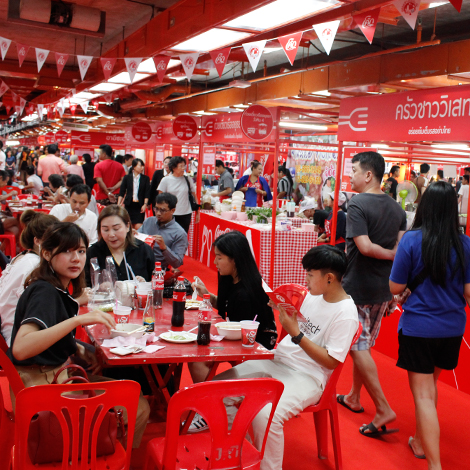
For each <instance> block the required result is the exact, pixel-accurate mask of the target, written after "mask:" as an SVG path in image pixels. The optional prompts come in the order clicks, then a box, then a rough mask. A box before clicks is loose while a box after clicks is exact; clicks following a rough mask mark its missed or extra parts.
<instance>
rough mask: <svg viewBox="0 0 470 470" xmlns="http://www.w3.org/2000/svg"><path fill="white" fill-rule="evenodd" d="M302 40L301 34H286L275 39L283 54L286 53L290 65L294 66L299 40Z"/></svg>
mask: <svg viewBox="0 0 470 470" xmlns="http://www.w3.org/2000/svg"><path fill="white" fill-rule="evenodd" d="M301 39H302V32H300V33H294V34H288V35H287V36H282V37H280V38H277V40H278V41H279V43H280V44H281V46H282V48H283V49H284V52H285V53H286V56H287V58H288V59H289V62H290V64H291V65H294V60H295V56H296V55H297V50H298V49H299V46H300V40H301Z"/></svg>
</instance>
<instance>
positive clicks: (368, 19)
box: [353, 8, 380, 44]
mask: <svg viewBox="0 0 470 470" xmlns="http://www.w3.org/2000/svg"><path fill="white" fill-rule="evenodd" d="M379 14H380V8H376V9H375V10H371V11H366V12H365V13H360V14H359V15H355V16H354V18H353V19H354V22H355V23H356V25H357V26H359V29H360V30H361V31H362V33H363V34H364V36H365V37H366V39H367V40H368V41H369V43H370V44H372V40H373V39H374V33H375V28H377V23H378V21H379Z"/></svg>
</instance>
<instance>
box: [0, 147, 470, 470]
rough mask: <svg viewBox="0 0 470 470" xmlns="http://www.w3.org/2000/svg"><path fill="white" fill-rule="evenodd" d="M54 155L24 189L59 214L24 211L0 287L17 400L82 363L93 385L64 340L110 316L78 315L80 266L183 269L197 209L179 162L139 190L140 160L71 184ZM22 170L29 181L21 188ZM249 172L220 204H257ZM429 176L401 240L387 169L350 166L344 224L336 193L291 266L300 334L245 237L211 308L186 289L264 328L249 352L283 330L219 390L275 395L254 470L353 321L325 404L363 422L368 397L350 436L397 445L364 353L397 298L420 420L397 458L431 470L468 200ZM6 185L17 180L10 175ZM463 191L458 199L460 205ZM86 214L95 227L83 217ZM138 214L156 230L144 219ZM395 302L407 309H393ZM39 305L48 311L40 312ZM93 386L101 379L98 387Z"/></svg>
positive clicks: (143, 404) (257, 180) (376, 160)
mask: <svg viewBox="0 0 470 470" xmlns="http://www.w3.org/2000/svg"><path fill="white" fill-rule="evenodd" d="M54 150H55V147H54V146H53V145H52V146H49V148H48V152H47V154H45V156H44V157H43V158H42V159H40V160H39V163H38V165H37V170H36V172H35V171H33V173H32V174H31V175H29V176H35V175H36V174H37V176H38V177H40V178H41V180H42V184H43V185H44V188H45V190H44V191H45V194H47V196H46V197H47V198H48V199H49V200H50V201H52V202H54V203H55V205H54V207H53V209H52V210H51V213H50V214H48V215H47V214H43V213H40V212H34V211H25V212H24V214H23V215H22V217H21V219H20V224H21V228H22V232H21V238H20V243H21V246H22V247H23V249H24V251H22V252H21V253H19V254H18V256H16V257H15V258H14V259H13V260H12V261H11V263H10V264H9V265H8V266H7V268H6V269H5V270H4V272H3V273H2V276H1V278H0V290H1V291H2V293H3V292H5V293H7V295H3V294H2V296H0V317H1V334H2V336H3V337H4V338H5V340H6V342H7V344H8V345H9V347H10V348H9V350H8V355H9V357H10V359H11V360H12V362H13V363H14V365H15V367H16V368H17V370H18V371H19V373H20V376H21V378H22V379H23V381H24V383H25V386H31V385H36V384H40V383H49V382H50V380H51V378H52V376H53V375H54V373H55V372H56V371H57V370H59V368H60V367H61V366H62V365H63V364H64V363H66V362H68V361H69V358H70V357H71V356H77V357H79V358H81V359H82V360H84V361H86V362H87V363H88V364H89V366H90V370H91V371H92V372H93V373H96V372H98V370H99V367H98V363H97V360H96V357H94V355H93V354H92V353H91V352H90V351H89V350H87V349H86V348H84V347H83V346H82V345H80V343H78V342H77V341H75V338H74V335H73V331H74V329H75V328H76V327H77V326H79V325H89V324H102V325H104V326H105V327H106V328H108V329H110V328H112V327H114V326H115V323H114V318H113V316H112V315H110V314H107V313H104V312H98V311H91V312H89V313H87V314H84V315H77V313H78V308H79V305H80V304H86V303H87V301H88V291H87V287H90V286H91V275H90V260H91V259H92V258H96V259H97V261H98V264H99V266H100V268H101V269H103V268H105V266H106V258H107V257H110V256H111V257H112V258H113V260H114V264H115V267H116V273H117V278H118V280H130V279H134V278H136V279H137V280H139V281H150V280H151V276H152V271H153V269H154V266H155V262H156V261H159V262H161V263H162V266H163V267H164V268H169V267H173V268H177V267H179V266H181V265H182V264H183V261H184V254H185V252H186V249H187V246H188V237H187V232H188V229H189V224H190V222H191V217H192V215H193V212H194V211H195V209H197V202H198V199H197V195H196V193H195V187H194V183H193V181H192V179H191V178H188V177H187V176H186V175H185V169H186V161H185V160H184V159H183V158H182V157H173V158H166V159H165V161H164V168H163V169H162V170H157V171H156V172H155V174H154V175H153V177H152V180H150V178H149V177H148V176H146V175H145V174H144V168H145V164H144V162H143V161H142V160H140V159H136V158H132V159H131V158H130V157H128V158H124V159H123V161H122V162H119V161H117V160H116V159H114V158H113V152H112V149H111V147H109V146H107V145H104V146H102V148H101V153H100V157H99V161H98V163H96V164H94V165H93V162H92V159H90V158H85V162H86V163H85V164H84V165H83V166H81V168H80V170H82V171H81V172H80V171H78V170H77V169H76V168H74V166H77V165H76V162H74V161H71V162H70V165H69V166H66V165H65V164H64V162H63V160H62V159H61V158H59V157H56V156H55V153H53V152H54ZM6 155H8V152H7V154H6ZM7 160H8V157H6V159H5V165H6V163H7ZM0 162H1V159H0ZM21 162H23V159H22V157H21V160H20V162H19V163H21ZM27 163H30V162H27ZM85 165H89V166H88V168H85ZM424 165H426V164H424ZM30 166H31V165H29V164H27V165H26V166H25V170H24V171H25V173H26V174H28V173H29V170H28V168H29V167H30ZM93 166H94V167H93ZM260 166H261V164H260V163H259V162H256V161H255V162H253V164H252V165H251V168H250V170H251V171H250V173H249V174H246V175H244V176H243V177H242V178H241V179H240V180H239V181H238V184H237V185H236V188H234V184H233V179H231V175H230V172H228V170H227V169H226V168H225V166H224V164H223V162H222V161H219V160H218V161H217V162H216V171H217V174H218V175H219V176H220V179H219V187H218V195H219V196H220V197H226V196H228V195H229V194H231V192H233V190H234V189H238V190H241V191H243V192H245V197H246V201H249V200H250V201H251V202H252V203H253V205H257V204H259V201H260V200H263V199H269V198H270V197H271V191H270V189H269V185H268V184H267V182H266V180H265V179H264V178H263V177H262V176H261V169H260ZM68 168H71V170H67V169H68ZM426 169H427V172H429V168H426V167H425V166H422V167H421V174H420V176H419V177H416V180H415V184H416V186H417V187H418V188H419V196H420V201H419V204H418V207H417V212H416V218H415V220H414V224H413V227H412V229H411V230H409V231H408V232H406V214H405V212H404V211H403V209H402V208H401V206H400V205H399V204H397V203H396V201H394V200H393V198H391V197H389V196H388V195H387V194H386V193H384V192H383V190H382V188H381V185H382V180H383V175H384V170H385V162H384V159H383V157H382V156H381V155H380V154H378V153H376V152H363V153H359V154H357V155H355V156H354V157H353V159H352V173H351V187H352V189H353V190H354V191H356V192H357V193H358V194H356V195H355V197H354V198H352V199H351V200H350V201H349V203H348V207H347V212H345V211H343V210H341V208H342V207H344V203H345V200H343V197H344V196H343V194H342V193H341V192H340V193H339V196H338V201H335V195H334V193H329V194H328V195H327V197H326V198H325V201H324V202H325V206H326V209H329V210H327V211H324V212H326V215H324V214H322V217H324V218H323V220H322V222H323V226H324V233H323V234H322V235H321V236H320V237H319V241H320V242H325V243H320V244H319V245H318V246H317V247H314V248H312V249H310V250H308V252H307V253H306V254H305V256H304V257H303V260H302V265H303V268H304V269H305V272H306V284H307V288H308V294H307V296H306V298H305V300H304V302H303V304H302V306H301V308H300V312H301V314H302V315H303V317H304V321H297V318H296V315H295V314H294V315H292V316H291V315H289V314H287V312H286V311H285V310H284V309H283V308H282V306H279V305H276V304H275V303H273V302H272V301H271V302H270V301H269V298H268V296H267V294H266V293H265V291H264V289H263V287H262V279H261V276H260V273H259V271H258V268H257V266H256V262H255V260H254V258H253V256H252V254H251V251H250V247H249V244H248V241H247V239H246V238H245V236H244V235H242V234H241V233H240V232H237V231H233V232H229V233H226V234H223V235H221V236H220V237H218V238H217V239H216V240H215V242H214V245H213V249H214V253H215V265H216V267H217V270H218V287H217V293H210V292H209V290H208V289H207V288H206V286H205V284H204V280H203V279H196V280H195V281H196V282H195V283H194V284H193V288H194V289H196V290H197V292H198V294H199V295H201V296H202V295H203V294H210V302H211V304H212V306H213V307H214V308H216V309H217V310H218V314H219V315H220V316H221V317H222V318H230V320H232V321H239V320H244V319H246V320H253V319H254V318H255V317H256V316H257V319H258V321H259V323H260V326H259V329H258V332H257V337H256V340H257V341H258V342H259V343H260V344H262V345H263V346H265V347H266V348H267V349H273V348H274V347H275V346H276V343H277V340H278V333H277V331H276V323H275V317H274V313H273V309H275V310H279V312H280V313H279V320H280V322H281V324H282V326H283V328H284V330H285V331H286V332H287V336H286V337H285V338H284V339H282V340H281V341H280V342H279V343H278V344H277V347H276V349H275V352H274V355H275V359H274V360H272V361H248V362H245V363H243V364H240V365H237V366H235V367H233V368H231V369H229V370H228V371H226V372H224V373H222V374H220V375H218V376H216V377H215V380H222V379H236V378H246V377H266V376H269V377H274V378H277V379H278V380H280V381H282V382H283V383H284V386H285V389H284V392H283V395H282V397H281V400H280V402H279V404H278V407H277V410H276V413H275V416H274V420H273V422H272V425H271V428H270V431H269V435H268V440H267V444H266V450H265V457H264V460H263V462H262V464H261V469H262V470H277V469H280V468H282V457H283V425H284V423H285V421H286V420H288V419H290V418H291V417H292V416H295V415H296V414H298V413H299V412H300V411H301V410H302V409H303V408H305V407H306V406H308V405H310V404H314V403H316V402H318V400H319V398H320V396H321V394H322V391H323V390H324V387H325V384H326V382H327V380H328V378H329V376H330V375H331V372H332V370H334V369H335V368H336V367H337V366H338V365H339V364H340V363H342V362H344V360H345V358H346V356H347V354H348V352H349V350H350V347H351V341H352V339H353V337H354V335H355V333H356V331H357V329H358V325H359V322H360V323H361V324H362V333H361V335H360V337H359V340H358V341H357V342H356V343H355V344H354V345H353V346H352V347H351V357H352V360H353V383H352V385H351V389H350V390H349V392H347V393H344V394H339V395H338V396H337V401H338V403H339V404H340V405H342V406H344V407H345V408H347V409H348V410H350V411H352V412H354V413H362V412H363V411H364V408H363V406H362V404H361V393H362V389H363V387H364V388H365V390H366V391H367V392H368V394H369V395H370V397H371V398H372V401H373V403H374V406H375V415H374V417H373V419H372V421H371V422H370V423H368V424H364V425H363V426H361V427H360V428H359V432H360V433H361V434H362V435H364V436H366V437H377V436H381V435H384V434H388V433H391V432H397V431H398V429H390V427H389V426H390V424H392V423H393V422H394V421H396V419H397V415H396V413H395V411H394V410H393V404H390V403H389V402H388V400H387V398H386V395H385V392H384V391H383V389H382V387H381V383H380V380H379V371H378V369H377V366H376V364H375V362H374V359H373V357H372V355H371V348H372V347H373V346H374V344H375V341H376V339H377V336H378V334H379V331H380V325H381V321H382V318H383V317H384V316H386V315H389V314H390V313H392V312H393V311H394V308H395V305H396V301H397V299H398V297H394V296H399V295H401V296H402V297H401V299H402V300H401V302H402V304H403V305H402V306H403V314H402V316H401V318H400V324H399V331H398V338H399V352H398V356H399V357H398V362H397V366H398V367H400V368H402V369H405V370H406V371H407V372H408V379H409V386H410V389H411V391H412V394H413V398H414V403H415V415H416V433H415V435H414V436H411V437H410V438H409V446H410V448H411V450H412V451H413V454H414V455H415V456H416V457H417V458H426V459H427V461H428V468H429V469H431V470H440V468H441V464H440V454H439V421H438V417H437V388H436V383H437V379H438V377H439V374H440V372H441V371H442V370H443V369H445V370H452V369H453V368H455V367H456V365H457V362H458V357H459V349H460V344H461V342H462V335H463V332H464V328H465V319H466V316H465V307H466V305H467V303H468V302H469V301H470V263H469V262H468V260H469V259H470V239H469V238H468V237H466V236H465V235H463V234H461V233H460V232H459V209H458V204H459V203H462V202H463V201H464V200H466V198H468V180H469V177H468V175H464V177H463V178H462V184H461V187H460V190H459V195H460V197H459V199H460V200H458V198H457V197H456V191H455V189H454V187H453V186H452V185H451V184H450V183H449V182H445V181H443V180H442V179H441V180H439V181H436V182H433V183H430V182H429V181H428V180H427V178H426V176H427V172H426ZM398 170H399V168H398V169H397V168H393V167H392V171H391V172H390V179H391V180H395V181H396V177H397V176H398V173H397V171H398ZM468 170H469V173H470V168H469V169H468ZM6 171H7V170H0V180H2V181H3V182H4V181H6V180H7V179H8V177H9V175H8V173H6ZM15 171H17V172H18V171H20V172H21V171H23V170H21V165H20V166H19V167H15ZM65 175H67V177H66V179H64V178H65ZM91 175H92V178H93V180H94V181H95V182H96V185H97V187H98V189H97V194H96V199H95V198H94V196H93V195H92V193H91V188H90V187H89V185H88V182H90V181H92V179H90V178H91ZM281 175H282V177H281ZM414 176H416V175H414ZM279 177H280V181H279V184H280V186H279V188H278V190H282V191H280V193H281V195H285V196H286V197H287V198H288V197H289V195H290V193H291V192H292V186H293V185H292V178H291V177H290V174H288V172H285V171H284V168H283V167H280V168H279ZM289 177H290V178H289ZM423 180H426V181H423ZM87 181H88V182H87ZM389 182H390V185H389V191H388V193H389V194H390V195H392V196H393V192H394V191H395V194H396V185H395V183H394V181H389ZM2 184H3V183H2ZM28 184H31V186H30V187H29V188H28V189H30V190H34V189H35V181H34V180H33V181H30V182H29V183H28ZM464 187H466V188H467V189H466V194H465V191H461V190H462V188H464ZM2 197H4V196H0V198H2ZM93 200H94V205H95V207H96V212H95V211H94V210H93V209H92V208H90V206H91V205H92V202H93ZM98 205H100V206H98ZM335 205H337V206H338V208H339V210H338V222H337V237H336V238H337V239H338V241H339V242H340V243H341V244H342V245H341V244H340V245H339V246H336V247H333V246H330V245H328V244H327V243H328V241H329V239H330V237H331V219H332V213H333V211H332V208H333V207H334V206H335ZM98 207H99V208H100V209H101V210H98ZM149 207H150V208H152V209H153V210H154V214H155V215H154V216H147V217H146V215H148V214H147V209H148V208H149ZM315 209H316V207H315V205H314V204H313V202H312V201H310V200H308V199H305V200H304V201H303V202H302V204H301V210H300V212H301V214H303V215H304V216H306V217H309V218H310V217H313V218H314V221H315V216H317V214H319V213H320V212H321V211H317V210H315ZM5 221H6V220H4V228H6V227H7V225H6V224H5ZM317 221H318V216H317ZM405 232H406V233H405ZM18 233H19V230H18ZM141 233H143V234H147V235H149V236H151V237H153V239H154V241H155V243H154V245H153V248H151V247H150V246H149V245H147V244H146V243H144V242H142V241H140V240H139V239H137V238H136V236H137V235H138V234H141ZM338 235H339V236H338ZM406 289H408V298H407V300H406V301H404V300H403V295H402V294H403V292H404V291H405V290H406ZM410 291H411V292H410ZM45 302H47V305H48V306H49V308H48V309H44V308H43V306H44V304H45ZM209 367H210V363H194V364H192V365H191V367H190V372H191V375H192V378H193V380H194V382H199V381H202V380H204V378H205V377H206V376H207V371H208V369H209ZM94 380H104V379H103V378H102V377H99V376H98V377H97V378H94ZM236 405H237V400H236V399H234V400H233V402H230V403H228V402H227V403H226V406H227V413H228V417H229V421H230V419H232V418H233V415H234V414H235V413H236V409H237V408H236ZM148 415H149V405H148V403H147V401H146V400H145V398H144V397H143V396H141V398H140V402H139V412H138V419H137V425H136V434H135V438H134V442H133V445H134V446H135V447H138V445H139V444H140V440H141V439H142V435H143V432H144V430H145V424H146V422H147V419H148ZM268 418H269V412H268V411H266V412H264V411H263V412H262V413H260V414H259V415H258V416H257V417H256V418H255V420H254V422H253V431H254V443H255V445H257V446H261V444H262V439H263V436H264V429H265V426H266V422H267V420H268ZM204 429H207V423H206V422H205V420H204V417H202V416H198V415H196V417H195V418H194V420H193V422H192V424H191V427H190V431H193V432H196V431H201V430H204Z"/></svg>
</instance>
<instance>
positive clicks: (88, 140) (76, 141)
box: [46, 131, 126, 148]
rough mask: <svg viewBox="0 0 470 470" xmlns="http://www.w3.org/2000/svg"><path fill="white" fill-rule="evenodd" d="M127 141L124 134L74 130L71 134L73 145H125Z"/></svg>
mask: <svg viewBox="0 0 470 470" xmlns="http://www.w3.org/2000/svg"><path fill="white" fill-rule="evenodd" d="M46 135H47V134H46ZM125 141H126V139H125V135H124V134H107V133H105V132H81V131H72V132H71V134H70V142H71V145H74V146H77V147H83V146H84V145H83V144H85V145H92V146H97V147H98V146H100V145H102V144H108V145H111V147H112V146H116V145H124V144H125ZM121 148H122V147H121Z"/></svg>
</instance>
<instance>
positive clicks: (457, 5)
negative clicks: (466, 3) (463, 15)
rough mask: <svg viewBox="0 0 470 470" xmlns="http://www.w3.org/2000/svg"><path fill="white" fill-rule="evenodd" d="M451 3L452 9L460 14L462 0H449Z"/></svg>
mask: <svg viewBox="0 0 470 470" xmlns="http://www.w3.org/2000/svg"><path fill="white" fill-rule="evenodd" d="M449 2H450V3H452V5H453V7H454V8H455V9H456V10H457V11H458V12H459V13H460V10H461V9H462V0H449Z"/></svg>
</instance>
